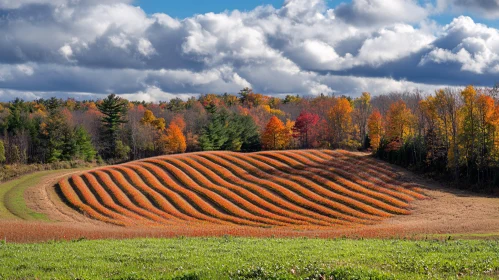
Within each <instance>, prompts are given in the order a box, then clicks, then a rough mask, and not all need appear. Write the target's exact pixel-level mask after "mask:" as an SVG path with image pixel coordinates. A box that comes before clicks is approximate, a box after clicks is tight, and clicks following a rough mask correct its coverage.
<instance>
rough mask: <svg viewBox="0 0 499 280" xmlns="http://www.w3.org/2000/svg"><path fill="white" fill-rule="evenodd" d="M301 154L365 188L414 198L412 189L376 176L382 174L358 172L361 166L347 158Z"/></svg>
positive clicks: (410, 198)
mask: <svg viewBox="0 0 499 280" xmlns="http://www.w3.org/2000/svg"><path fill="white" fill-rule="evenodd" d="M303 155H304V156H306V157H309V158H312V159H314V160H316V161H317V162H318V163H319V164H320V163H322V164H324V165H326V166H330V167H329V168H328V170H329V171H331V172H333V173H336V174H338V175H339V176H343V177H345V178H347V179H348V180H350V181H352V182H355V183H357V184H359V185H362V186H364V187H366V188H370V189H372V190H378V191H379V192H383V193H385V194H387V195H390V196H392V197H395V198H397V199H399V200H401V201H405V202H410V201H414V199H416V198H415V197H413V196H412V195H410V194H413V193H414V192H413V191H411V190H408V189H404V188H400V187H397V186H392V185H389V184H387V183H386V182H385V181H382V180H380V179H379V178H378V177H382V176H383V175H382V174H378V173H376V172H374V173H372V174H367V173H364V172H359V170H362V169H363V167H361V166H359V165H354V164H352V163H351V162H350V161H348V160H347V159H336V158H335V159H331V158H330V156H328V155H325V154H322V153H315V152H310V153H308V154H306V153H304V154H303ZM321 159H322V161H321Z"/></svg>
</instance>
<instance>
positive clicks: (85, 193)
mask: <svg viewBox="0 0 499 280" xmlns="http://www.w3.org/2000/svg"><path fill="white" fill-rule="evenodd" d="M71 181H72V184H71ZM71 181H70V182H69V183H70V184H71V185H72V186H74V190H75V191H76V193H79V195H80V197H81V198H82V199H83V200H84V201H85V203H86V204H87V205H89V206H90V207H92V208H93V209H94V210H95V211H97V212H99V213H101V214H103V215H105V216H107V217H109V218H111V219H114V220H117V221H121V222H123V223H125V224H134V222H133V221H132V220H131V219H130V218H129V217H126V216H124V215H122V214H120V213H118V212H115V211H113V210H111V209H109V208H107V207H105V206H104V205H103V204H101V202H99V200H98V199H97V197H96V196H95V195H94V194H93V192H92V191H91V190H90V188H89V186H88V185H87V183H85V181H84V180H83V179H82V178H81V177H80V176H77V175H73V176H71Z"/></svg>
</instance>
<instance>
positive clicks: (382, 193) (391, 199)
mask: <svg viewBox="0 0 499 280" xmlns="http://www.w3.org/2000/svg"><path fill="white" fill-rule="evenodd" d="M290 155H294V156H297V157H301V158H304V159H306V160H308V161H307V162H308V163H309V166H311V167H314V166H315V167H321V168H323V167H326V168H325V171H326V172H328V173H329V174H332V175H335V176H336V177H338V176H339V177H341V178H344V179H346V180H348V181H349V182H354V183H355V184H357V185H358V186H360V188H362V189H364V192H365V193H367V194H371V195H372V196H376V197H377V198H379V199H381V200H384V201H385V202H387V203H390V204H393V205H395V206H398V207H402V208H405V207H407V202H408V201H412V200H413V198H412V197H411V196H409V195H406V194H403V193H399V192H395V191H392V190H391V189H390V188H389V189H387V188H386V187H383V188H382V187H379V186H376V185H374V184H372V183H371V182H367V181H365V180H368V181H376V180H377V179H376V178H375V177H373V176H367V177H363V178H364V179H361V178H360V177H359V176H357V175H358V174H356V173H358V170H359V168H356V169H353V168H350V165H349V163H346V162H336V161H334V162H329V161H325V159H324V158H322V157H321V156H320V155H318V154H315V153H301V152H294V153H290ZM337 161H340V160H337ZM328 167H329V168H328ZM331 167H334V168H331ZM336 177H334V178H336ZM366 183H367V184H369V185H368V186H367V187H366V185H365V184H366Z"/></svg>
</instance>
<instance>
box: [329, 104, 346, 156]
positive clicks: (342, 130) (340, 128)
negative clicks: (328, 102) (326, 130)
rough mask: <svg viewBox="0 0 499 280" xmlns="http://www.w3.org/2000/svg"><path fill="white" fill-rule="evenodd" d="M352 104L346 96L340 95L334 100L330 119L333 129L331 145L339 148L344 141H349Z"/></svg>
mask: <svg viewBox="0 0 499 280" xmlns="http://www.w3.org/2000/svg"><path fill="white" fill-rule="evenodd" d="M351 113H352V105H351V104H350V101H348V100H347V99H346V98H343V97H340V98H337V99H336V100H335V101H334V104H333V106H332V107H331V109H330V110H329V114H328V119H329V125H330V130H331V136H332V137H331V145H332V147H333V148H339V147H340V146H341V144H342V142H348V140H349V138H350V137H349V136H350V135H349V134H350V132H351V131H352V116H351Z"/></svg>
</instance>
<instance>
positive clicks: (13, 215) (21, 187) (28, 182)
mask: <svg viewBox="0 0 499 280" xmlns="http://www.w3.org/2000/svg"><path fill="white" fill-rule="evenodd" d="M67 171H68V170H52V171H41V172H36V173H33V174H30V175H26V176H23V177H21V178H19V179H15V180H13V181H9V182H6V183H3V184H0V219H23V220H48V218H47V217H46V216H45V215H44V214H41V213H37V212H35V211H33V210H31V209H29V208H28V206H27V205H26V201H25V199H24V192H25V191H26V190H27V189H28V188H29V187H32V186H35V185H37V184H39V183H41V181H42V179H43V178H44V177H46V176H48V175H54V174H57V173H61V174H62V173H65V172H67Z"/></svg>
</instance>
